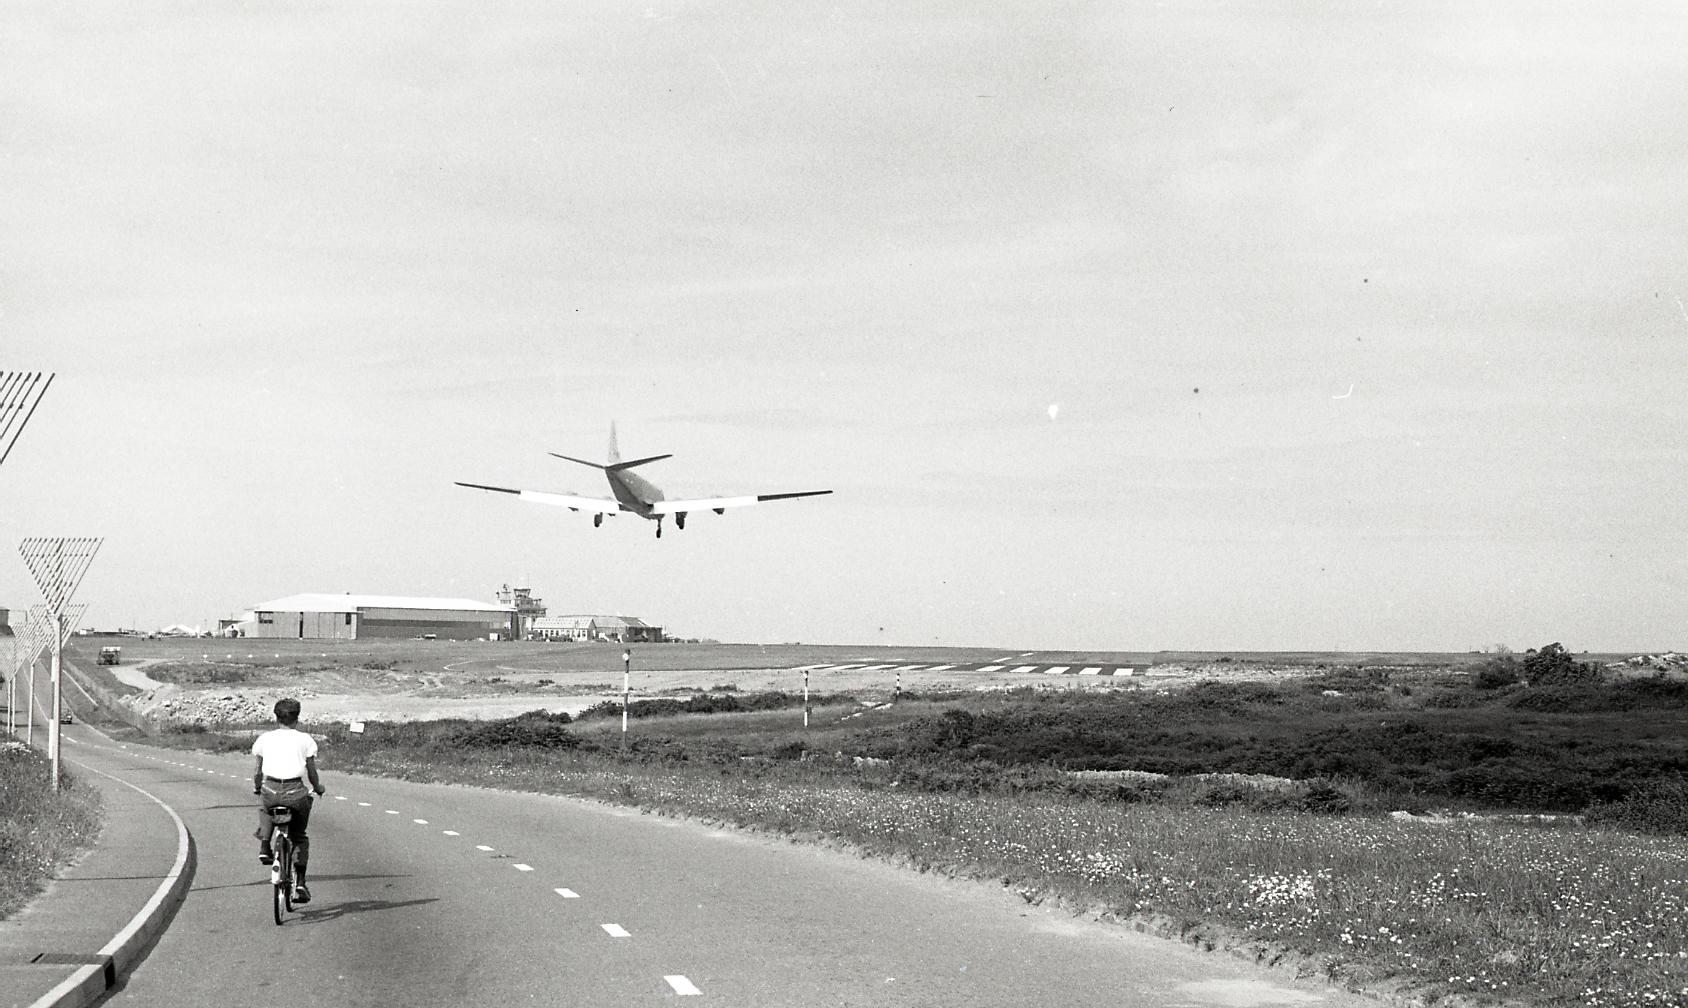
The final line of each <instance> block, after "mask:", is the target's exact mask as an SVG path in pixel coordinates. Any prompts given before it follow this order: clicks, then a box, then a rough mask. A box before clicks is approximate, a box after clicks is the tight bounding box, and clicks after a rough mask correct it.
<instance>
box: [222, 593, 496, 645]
mask: <svg viewBox="0 0 1688 1008" xmlns="http://www.w3.org/2000/svg"><path fill="white" fill-rule="evenodd" d="M516 621H517V616H516V610H515V609H513V608H511V607H509V606H502V605H491V604H489V603H486V602H476V601H475V600H473V599H452V598H405V597H401V596H396V595H351V594H347V595H309V594H307V595H289V596H287V597H286V598H279V599H273V600H271V601H269V602H263V603H260V604H258V605H256V606H253V607H252V609H251V610H250V611H249V612H247V613H246V614H244V615H243V616H242V618H241V619H239V620H235V621H232V622H231V623H230V624H228V625H226V627H225V629H226V630H232V632H234V633H236V634H238V635H239V636H242V637H259V638H289V639H293V640H366V639H369V638H377V637H386V638H405V637H432V638H438V639H441V640H514V639H515V637H516V633H517V622H516Z"/></svg>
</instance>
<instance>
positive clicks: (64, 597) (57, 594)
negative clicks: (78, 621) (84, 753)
mask: <svg viewBox="0 0 1688 1008" xmlns="http://www.w3.org/2000/svg"><path fill="white" fill-rule="evenodd" d="M102 541H103V540H100V539H86V538H83V539H71V538H59V537H50V536H36V537H33V538H30V539H25V540H24V541H23V543H22V544H21V545H19V547H18V552H19V553H21V554H23V562H24V565H25V566H27V567H28V568H29V573H30V575H31V576H32V577H34V578H35V583H36V584H37V585H39V586H40V587H41V596H42V598H44V599H45V600H46V611H47V616H48V619H49V621H50V622H49V627H50V628H49V629H48V630H47V632H46V634H45V635H44V636H45V637H46V639H47V640H48V641H50V642H51V643H52V645H53V685H52V697H53V710H52V713H51V715H50V716H49V717H48V720H47V755H48V758H49V759H50V760H51V761H52V764H53V790H54V791H57V790H58V789H59V743H60V735H61V732H60V731H59V715H60V713H61V712H62V711H63V710H64V697H63V696H62V694H61V693H60V683H61V681H62V670H63V666H64V642H65V636H66V635H67V634H68V632H69V630H68V628H67V625H66V620H65V617H66V616H67V615H68V613H67V611H66V607H67V606H68V605H69V603H70V597H71V596H72V595H75V594H76V589H77V586H79V585H80V584H82V575H84V574H86V573H88V565H89V564H91V563H93V562H94V554H96V553H98V552H99V551H100V543H101V542H102ZM78 618H80V613H78ZM37 639H39V637H38V638H37ZM30 669H31V674H32V675H33V674H34V673H33V670H34V666H33V665H31V666H30ZM30 695H31V696H32V697H33V695H34V690H31V691H30ZM34 723H35V719H34V718H31V719H30V724H31V725H33V724H34Z"/></svg>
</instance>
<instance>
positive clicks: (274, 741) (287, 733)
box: [252, 728, 317, 780]
mask: <svg viewBox="0 0 1688 1008" xmlns="http://www.w3.org/2000/svg"><path fill="white" fill-rule="evenodd" d="M316 753H317V748H316V739H314V738H311V737H310V736H309V735H306V734H305V733H304V732H302V731H300V730H299V729H297V728H274V729H271V730H270V731H267V732H265V733H264V734H262V735H260V736H258V737H257V738H256V739H254V740H253V741H252V755H254V756H256V757H258V758H259V759H261V760H263V774H264V776H265V777H276V778H280V779H281V780H287V779H288V778H290V777H303V776H305V760H307V759H309V758H311V757H312V756H315V755H316Z"/></svg>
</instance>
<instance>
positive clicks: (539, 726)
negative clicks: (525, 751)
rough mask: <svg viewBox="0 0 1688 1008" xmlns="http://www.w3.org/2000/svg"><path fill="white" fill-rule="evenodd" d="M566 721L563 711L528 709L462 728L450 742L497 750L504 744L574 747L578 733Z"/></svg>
mask: <svg viewBox="0 0 1688 1008" xmlns="http://www.w3.org/2000/svg"><path fill="white" fill-rule="evenodd" d="M535 715H538V716H535ZM568 721H569V716H568V715H567V714H547V713H546V712H544V711H531V712H529V713H526V714H522V715H519V716H517V717H513V718H507V719H505V720H503V721H489V722H487V723H486V724H481V725H476V726H474V727H472V728H469V729H467V730H465V731H463V732H462V733H461V734H459V735H458V736H457V737H456V738H455V739H454V740H453V741H455V742H456V743H457V744H459V745H463V746H467V747H469V748H471V749H498V748H502V747H506V746H521V747H525V748H530V749H574V748H576V747H578V746H579V745H580V736H578V735H576V734H575V733H574V732H571V731H569V730H568V728H567V727H565V726H566V725H567V724H568Z"/></svg>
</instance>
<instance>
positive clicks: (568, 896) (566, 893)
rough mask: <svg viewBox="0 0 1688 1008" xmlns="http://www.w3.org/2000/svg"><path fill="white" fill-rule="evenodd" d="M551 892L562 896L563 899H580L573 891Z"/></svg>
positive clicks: (559, 890) (557, 890)
mask: <svg viewBox="0 0 1688 1008" xmlns="http://www.w3.org/2000/svg"><path fill="white" fill-rule="evenodd" d="M551 891H552V892H554V893H556V894H557V895H558V896H561V897H562V898H563V899H579V898H580V894H579V893H577V892H575V891H574V890H573V889H553V890H551Z"/></svg>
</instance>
